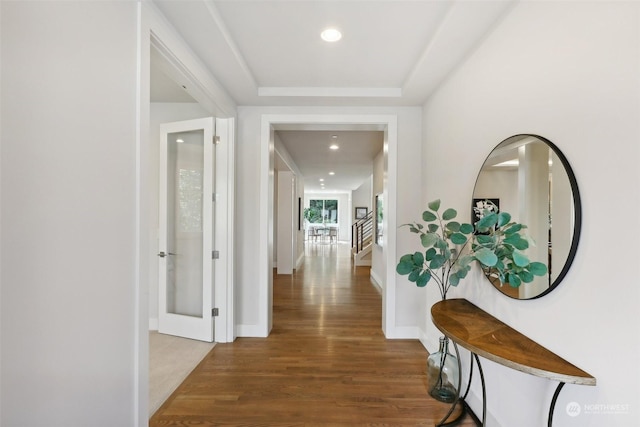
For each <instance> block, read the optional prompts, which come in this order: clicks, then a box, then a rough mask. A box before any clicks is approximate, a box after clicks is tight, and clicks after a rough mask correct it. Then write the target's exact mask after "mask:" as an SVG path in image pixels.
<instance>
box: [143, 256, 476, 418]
mask: <svg viewBox="0 0 640 427" xmlns="http://www.w3.org/2000/svg"><path fill="white" fill-rule="evenodd" d="M308 246H309V247H308V250H307V256H306V259H305V262H304V265H303V266H302V268H301V269H300V270H299V271H296V272H295V273H294V274H293V275H292V276H284V275H283V276H278V275H275V276H274V286H273V287H274V292H273V294H274V297H273V298H274V309H273V325H274V326H273V331H272V332H271V335H270V336H269V337H268V338H266V339H265V338H239V339H237V340H236V341H235V342H233V343H230V344H217V345H216V346H215V348H214V349H213V350H212V351H211V352H210V353H209V355H207V357H205V359H204V360H203V361H202V362H201V363H200V365H198V367H197V368H196V369H195V370H194V371H193V372H192V373H191V374H190V375H189V377H188V378H187V379H186V380H185V382H184V383H183V384H182V385H181V386H180V387H179V388H178V389H177V390H176V392H175V393H174V394H173V395H172V396H171V397H170V398H169V400H167V402H165V404H164V405H162V407H161V408H160V409H159V410H158V411H157V412H156V413H155V414H154V415H153V417H152V418H151V420H150V426H151V427H159V426H194V425H197V426H274V427H279V426H283V427H284V426H287V427H289V426H306V427H311V426H327V425H331V426H336V427H340V426H349V427H353V426H374V425H376V426H433V425H435V423H436V422H437V421H439V420H440V418H442V416H443V415H444V414H445V413H446V411H447V410H448V409H449V405H446V404H443V403H441V402H437V401H435V400H433V399H432V398H431V397H430V396H429V395H428V393H427V388H426V378H425V369H426V358H427V351H426V350H425V349H424V347H422V345H421V344H420V342H419V341H417V340H387V339H385V338H384V335H383V333H382V329H381V324H382V319H381V311H382V309H381V306H382V300H381V296H380V293H379V291H378V290H377V288H375V286H373V285H372V283H371V282H370V279H369V267H354V266H352V264H351V259H350V257H349V247H348V246H344V245H335V244H334V245H328V244H321V243H318V244H310V245H308ZM329 246H330V247H329ZM459 425H460V426H473V425H475V424H474V423H473V420H471V418H470V417H468V418H465V419H463V420H462V422H461V423H460V424H459Z"/></svg>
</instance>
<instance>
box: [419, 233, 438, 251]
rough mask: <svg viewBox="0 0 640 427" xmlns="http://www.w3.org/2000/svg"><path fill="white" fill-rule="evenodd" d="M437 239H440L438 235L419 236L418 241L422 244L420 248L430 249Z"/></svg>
mask: <svg viewBox="0 0 640 427" xmlns="http://www.w3.org/2000/svg"><path fill="white" fill-rule="evenodd" d="M439 239H440V237H438V235H437V234H434V233H426V234H423V235H422V236H420V241H421V242H422V246H423V247H425V248H430V247H431V246H433V245H434V243H436V242H437V241H438V240H439Z"/></svg>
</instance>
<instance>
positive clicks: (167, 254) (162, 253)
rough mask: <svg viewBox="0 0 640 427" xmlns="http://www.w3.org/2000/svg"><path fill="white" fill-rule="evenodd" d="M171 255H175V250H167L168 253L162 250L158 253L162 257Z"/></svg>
mask: <svg viewBox="0 0 640 427" xmlns="http://www.w3.org/2000/svg"><path fill="white" fill-rule="evenodd" d="M169 255H175V254H174V253H173V252H167V253H165V252H160V253H159V254H158V256H159V257H160V258H164V257H166V256H169Z"/></svg>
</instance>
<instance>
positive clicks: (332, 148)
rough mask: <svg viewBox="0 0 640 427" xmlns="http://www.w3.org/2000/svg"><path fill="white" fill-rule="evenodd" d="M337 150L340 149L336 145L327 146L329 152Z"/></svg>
mask: <svg viewBox="0 0 640 427" xmlns="http://www.w3.org/2000/svg"><path fill="white" fill-rule="evenodd" d="M338 148H340V147H338V144H331V145H330V146H329V149H331V150H337V149H338Z"/></svg>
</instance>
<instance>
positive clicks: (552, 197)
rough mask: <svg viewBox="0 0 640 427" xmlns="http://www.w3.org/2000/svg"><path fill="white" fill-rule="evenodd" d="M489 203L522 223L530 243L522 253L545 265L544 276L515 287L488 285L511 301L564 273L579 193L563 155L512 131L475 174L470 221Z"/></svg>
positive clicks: (574, 242)
mask: <svg viewBox="0 0 640 427" xmlns="http://www.w3.org/2000/svg"><path fill="white" fill-rule="evenodd" d="M491 204H493V205H495V206H496V207H497V209H499V210H500V211H503V212H508V213H510V214H511V218H512V221H515V222H518V223H521V224H524V225H526V226H527V235H528V236H529V237H531V238H532V240H533V242H535V244H534V245H530V247H529V249H527V256H528V257H529V259H530V260H532V261H539V262H546V264H547V267H548V273H547V275H546V276H542V277H536V278H535V280H534V281H533V282H531V283H523V284H522V285H520V286H519V287H517V288H515V287H512V286H510V285H509V284H507V283H505V284H503V285H501V284H500V282H496V281H495V280H490V281H491V282H492V284H493V285H494V286H495V287H496V288H497V289H498V290H500V291H501V292H502V293H504V294H505V295H508V296H510V297H512V298H517V299H533V298H539V297H541V296H543V295H546V294H547V293H549V292H551V291H552V290H553V289H554V288H555V287H556V286H558V284H559V283H560V282H561V281H562V279H563V278H564V276H565V275H566V274H567V271H568V270H569V267H570V266H571V263H572V261H573V258H574V256H575V253H576V249H577V247H578V240H579V239H580V225H581V208H580V193H579V192H578V184H577V182H576V178H575V175H574V174H573V171H572V170H571V166H570V165H569V162H568V161H567V159H566V157H565V156H564V155H563V154H562V152H561V151H560V150H559V149H558V147H556V146H555V145H554V144H553V143H551V141H549V140H547V139H545V138H542V137H540V136H536V135H515V136H512V137H510V138H507V139H506V140H504V141H502V142H501V143H500V144H498V146H496V148H494V149H493V151H492V152H491V153H490V154H489V156H488V157H487V159H486V160H485V162H484V164H483V165H482V169H480V173H479V174H478V178H477V180H476V185H475V188H474V189H473V206H472V221H473V222H476V221H477V219H478V215H479V213H480V212H482V210H483V209H484V208H485V207H486V206H490V205H491Z"/></svg>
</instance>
